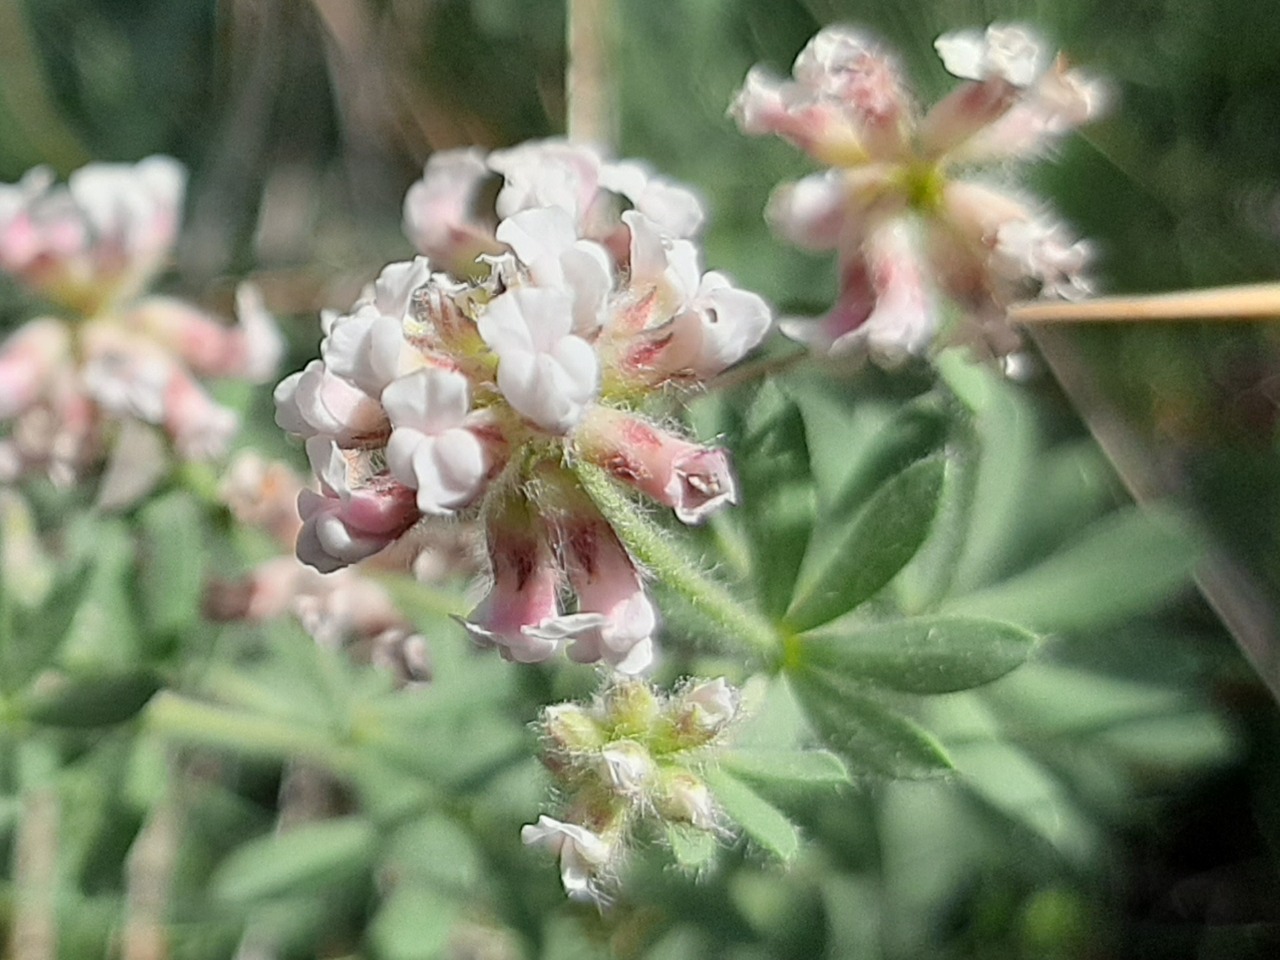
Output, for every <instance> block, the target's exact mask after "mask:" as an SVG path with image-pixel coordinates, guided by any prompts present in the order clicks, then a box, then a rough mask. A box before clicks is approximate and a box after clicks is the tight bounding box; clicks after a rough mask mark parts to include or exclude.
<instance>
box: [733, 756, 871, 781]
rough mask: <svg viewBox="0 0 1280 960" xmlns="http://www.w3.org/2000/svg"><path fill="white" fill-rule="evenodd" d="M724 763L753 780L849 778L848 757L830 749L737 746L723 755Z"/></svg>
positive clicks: (836, 779)
mask: <svg viewBox="0 0 1280 960" xmlns="http://www.w3.org/2000/svg"><path fill="white" fill-rule="evenodd" d="M720 765H721V766H722V767H724V768H725V769H726V770H728V771H729V772H730V773H732V774H733V775H734V776H735V777H738V778H739V779H741V780H745V781H747V782H749V783H760V784H770V783H782V784H793V783H798V784H818V785H830V784H841V783H848V782H849V771H848V770H847V769H846V768H845V765H844V761H842V760H841V759H840V758H839V757H838V756H836V755H835V754H834V753H832V752H831V751H830V750H733V751H731V752H730V753H727V754H725V755H724V756H723V757H721V758H720Z"/></svg>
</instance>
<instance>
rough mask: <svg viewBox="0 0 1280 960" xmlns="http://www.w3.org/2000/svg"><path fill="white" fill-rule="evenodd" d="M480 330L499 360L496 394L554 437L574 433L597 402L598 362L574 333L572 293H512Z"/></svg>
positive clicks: (497, 301) (492, 307)
mask: <svg viewBox="0 0 1280 960" xmlns="http://www.w3.org/2000/svg"><path fill="white" fill-rule="evenodd" d="M477 325H478V327H479V330H480V336H481V337H482V338H483V339H484V342H485V343H487V344H488V345H489V347H490V349H492V350H493V351H494V353H496V354H497V355H498V389H499V390H501V391H502V395H503V396H504V397H506V399H507V402H508V403H510V404H511V406H512V407H513V408H514V409H515V410H516V411H517V412H518V413H520V414H522V415H523V416H525V417H528V418H529V419H530V420H532V421H533V422H534V423H536V424H537V425H538V426H539V427H541V428H542V429H544V430H546V431H548V432H550V433H555V434H563V433H567V432H568V431H569V430H571V429H572V428H573V427H574V426H575V425H576V424H577V423H578V422H579V421H580V420H581V419H582V417H583V415H584V414H585V413H586V410H587V407H588V405H589V404H590V403H591V402H592V401H593V400H594V399H595V396H596V392H597V391H598V389H599V385H600V361H599V358H598V357H597V356H596V352H595V350H594V349H593V348H592V346H591V345H590V344H589V343H587V342H586V341H585V340H583V339H582V338H581V337H578V336H575V335H574V334H572V333H571V332H570V331H571V329H572V327H573V298H572V297H571V296H570V295H569V293H567V292H566V291H564V290H560V289H540V288H532V287H526V288H522V289H517V290H510V291H508V292H507V293H504V294H502V295H500V296H498V297H495V298H494V300H493V301H492V302H491V303H490V304H489V306H488V308H487V309H486V310H485V312H484V313H483V314H482V315H481V316H480V318H479V320H478V322H477Z"/></svg>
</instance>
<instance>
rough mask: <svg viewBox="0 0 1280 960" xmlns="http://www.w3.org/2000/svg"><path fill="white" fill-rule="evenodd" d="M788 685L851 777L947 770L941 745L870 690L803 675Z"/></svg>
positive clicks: (924, 774) (917, 775)
mask: <svg viewBox="0 0 1280 960" xmlns="http://www.w3.org/2000/svg"><path fill="white" fill-rule="evenodd" d="M791 681H792V684H793V686H794V687H795V691H796V698H797V699H798V700H799V701H800V704H801V706H803V707H804V710H805V713H807V714H808V716H809V720H810V722H811V723H812V725H813V729H814V732H815V733H817V734H818V736H819V737H820V738H821V739H822V741H823V742H824V743H825V744H826V745H827V746H828V747H830V748H831V749H832V750H834V751H836V752H837V753H838V754H840V756H842V757H843V758H844V759H845V761H846V762H847V763H848V765H849V770H850V772H851V773H853V774H854V775H858V774H871V775H876V776H884V777H896V778H902V779H922V778H926V777H936V776H939V775H942V774H945V773H947V772H948V771H950V770H951V767H952V764H951V759H950V757H948V756H947V752H946V750H945V749H944V748H943V746H942V744H940V743H939V742H938V740H937V739H936V738H935V737H934V736H933V735H932V734H931V733H929V732H928V731H927V730H925V729H924V728H923V727H921V726H920V725H919V724H918V723H916V722H915V721H914V720H912V719H911V718H910V717H907V716H906V715H904V714H903V713H901V712H900V711H898V710H895V709H894V708H893V707H891V706H889V705H888V704H886V703H885V702H884V701H883V699H882V698H880V697H877V696H876V695H875V694H874V692H873V691H871V690H869V689H865V688H860V687H859V686H857V685H855V684H844V683H841V684H836V683H833V682H831V681H830V680H828V679H827V678H826V677H824V676H822V675H821V674H817V673H809V672H804V671H799V672H796V673H794V674H792V675H791Z"/></svg>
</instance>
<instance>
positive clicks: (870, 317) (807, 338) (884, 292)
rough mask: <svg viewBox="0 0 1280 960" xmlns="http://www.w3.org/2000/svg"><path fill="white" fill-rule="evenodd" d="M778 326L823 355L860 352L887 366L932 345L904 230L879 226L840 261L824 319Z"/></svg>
mask: <svg viewBox="0 0 1280 960" xmlns="http://www.w3.org/2000/svg"><path fill="white" fill-rule="evenodd" d="M779 326H780V328H781V330H782V332H783V333H785V334H786V335H787V336H789V337H791V338H793V339H795V340H799V341H800V342H802V343H807V344H809V345H810V346H811V347H813V348H814V349H816V350H819V351H822V352H827V353H844V352H848V351H852V350H865V351H867V352H868V353H870V354H871V355H872V356H874V357H876V358H877V359H878V360H880V361H881V362H885V363H890V364H893V363H898V362H901V361H902V360H903V359H905V358H906V357H907V356H910V355H913V354H918V353H921V352H922V351H923V350H924V349H925V348H926V347H927V346H928V345H929V344H930V343H931V342H932V339H933V334H934V331H935V330H936V327H937V315H936V307H935V305H934V302H933V295H932V291H931V289H930V286H929V284H928V282H927V281H926V279H925V275H924V272H923V269H922V264H921V260H920V254H919V252H918V251H917V249H916V242H915V239H914V237H913V236H912V232H911V227H910V224H908V223H906V222H904V221H902V220H889V221H886V222H884V223H882V224H880V225H879V226H878V227H876V228H875V229H874V230H872V231H871V233H870V234H869V235H868V237H867V239H866V240H865V241H864V242H863V244H862V245H861V246H860V247H858V248H857V249H856V250H854V251H852V252H851V253H850V254H849V255H847V256H846V257H845V259H844V261H843V263H842V265H841V276H840V295H839V298H838V299H837V301H836V303H835V305H834V306H833V307H832V308H831V310H830V311H829V312H828V313H827V314H826V315H825V316H824V317H822V318H821V319H820V320H818V321H813V320H801V319H787V320H784V321H782V323H780V324H779Z"/></svg>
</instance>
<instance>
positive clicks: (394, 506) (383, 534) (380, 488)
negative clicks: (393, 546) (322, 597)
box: [297, 437, 421, 573]
mask: <svg viewBox="0 0 1280 960" xmlns="http://www.w3.org/2000/svg"><path fill="white" fill-rule="evenodd" d="M307 456H308V457H309V458H310V459H311V465H312V469H313V470H314V471H315V473H316V475H317V476H318V477H319V479H320V492H319V493H316V492H315V491H312V490H303V491H302V492H301V493H299V494H298V515H299V516H300V517H301V518H302V529H301V530H300V531H299V532H298V544H297V552H298V559H299V560H301V561H302V562H303V563H306V564H309V565H310V566H313V567H315V568H316V569H317V570H319V571H320V572H321V573H331V572H332V571H334V570H338V569H340V568H342V567H345V566H348V565H350V564H352V563H355V562H356V561H358V560H363V559H364V558H365V557H369V556H372V555H373V554H375V553H377V552H378V551H380V550H382V549H383V548H385V547H386V546H387V545H388V544H390V543H392V542H394V541H395V540H398V539H399V538H400V537H401V536H403V535H404V534H405V533H406V532H407V531H408V530H409V528H410V527H412V526H413V525H414V524H415V523H417V522H418V520H419V519H420V518H421V514H420V513H419V512H418V507H417V503H416V500H415V497H414V493H413V491H412V490H410V489H409V488H408V487H406V486H403V485H402V484H400V483H397V482H396V481H395V480H393V479H392V478H391V477H389V476H387V475H385V474H378V475H374V476H372V477H367V478H363V479H362V480H360V481H359V482H358V483H356V484H352V483H351V482H350V477H349V476H348V473H349V464H348V462H347V460H346V458H345V457H344V456H343V454H342V451H341V450H339V449H338V447H337V446H336V445H335V444H334V443H333V442H332V441H330V440H326V439H324V438H323V437H313V438H312V439H310V440H308V441H307Z"/></svg>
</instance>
